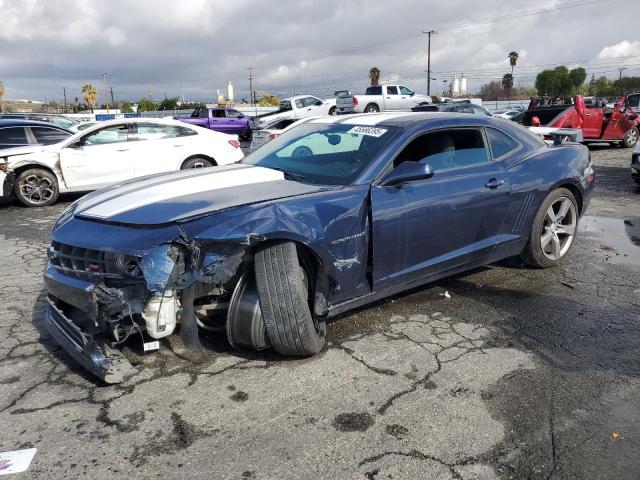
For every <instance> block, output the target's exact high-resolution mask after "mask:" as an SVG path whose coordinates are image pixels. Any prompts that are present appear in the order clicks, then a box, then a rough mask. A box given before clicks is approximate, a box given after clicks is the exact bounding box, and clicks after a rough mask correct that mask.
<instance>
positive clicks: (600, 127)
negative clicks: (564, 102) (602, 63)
mask: <svg viewBox="0 0 640 480" xmlns="http://www.w3.org/2000/svg"><path fill="white" fill-rule="evenodd" d="M626 100H627V99H626V97H622V99H621V100H620V102H619V103H618V104H617V105H616V106H615V107H614V108H613V110H612V109H610V108H604V107H602V106H592V107H588V106H586V105H585V103H584V98H582V96H580V95H576V96H575V98H574V104H573V105H572V106H571V107H569V108H567V109H565V110H563V111H562V112H561V113H560V114H558V115H557V116H556V117H555V118H554V119H553V120H551V121H550V122H549V123H548V124H547V125H546V126H547V127H556V128H580V129H582V136H583V138H584V141H585V142H609V143H612V144H620V145H623V146H624V147H627V148H630V147H633V146H635V144H636V142H637V141H638V128H639V127H640V118H639V117H638V114H637V113H635V112H634V111H633V109H631V108H629V107H628V106H627V101H626ZM532 123H533V122H532Z"/></svg>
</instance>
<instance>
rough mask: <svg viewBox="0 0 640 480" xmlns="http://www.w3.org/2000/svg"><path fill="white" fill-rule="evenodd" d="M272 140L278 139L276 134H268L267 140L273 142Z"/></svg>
mask: <svg viewBox="0 0 640 480" xmlns="http://www.w3.org/2000/svg"><path fill="white" fill-rule="evenodd" d="M274 138H278V134H277V133H270V134H269V140H273V139H274Z"/></svg>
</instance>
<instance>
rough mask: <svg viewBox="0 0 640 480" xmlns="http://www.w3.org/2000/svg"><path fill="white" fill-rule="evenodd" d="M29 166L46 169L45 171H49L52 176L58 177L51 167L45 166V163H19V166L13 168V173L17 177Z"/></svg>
mask: <svg viewBox="0 0 640 480" xmlns="http://www.w3.org/2000/svg"><path fill="white" fill-rule="evenodd" d="M31 168H39V169H40V170H46V171H47V172H49V173H51V174H52V175H53V176H54V177H56V179H57V178H58V176H57V175H56V172H54V171H53V169H52V168H50V167H47V166H45V165H41V164H39V163H27V164H26V165H20V166H19V167H17V168H14V169H13V173H15V174H16V177H17V176H18V175H20V174H21V173H22V172H24V171H25V170H29V169H31Z"/></svg>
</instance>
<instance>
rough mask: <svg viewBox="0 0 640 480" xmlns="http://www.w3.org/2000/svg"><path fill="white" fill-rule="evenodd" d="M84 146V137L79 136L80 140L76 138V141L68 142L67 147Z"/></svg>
mask: <svg viewBox="0 0 640 480" xmlns="http://www.w3.org/2000/svg"><path fill="white" fill-rule="evenodd" d="M84 146H85V141H84V139H82V138H81V139H80V140H77V141H75V142H73V143H72V144H70V145H69V146H68V147H69V148H82V147H84Z"/></svg>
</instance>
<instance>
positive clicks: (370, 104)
mask: <svg viewBox="0 0 640 480" xmlns="http://www.w3.org/2000/svg"><path fill="white" fill-rule="evenodd" d="M372 105H373V106H374V107H376V108H377V109H378V111H379V110H380V106H379V105H378V104H377V103H375V102H371V103H367V106H366V107H364V109H365V110H366V109H367V108H369V107H370V106H372Z"/></svg>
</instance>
